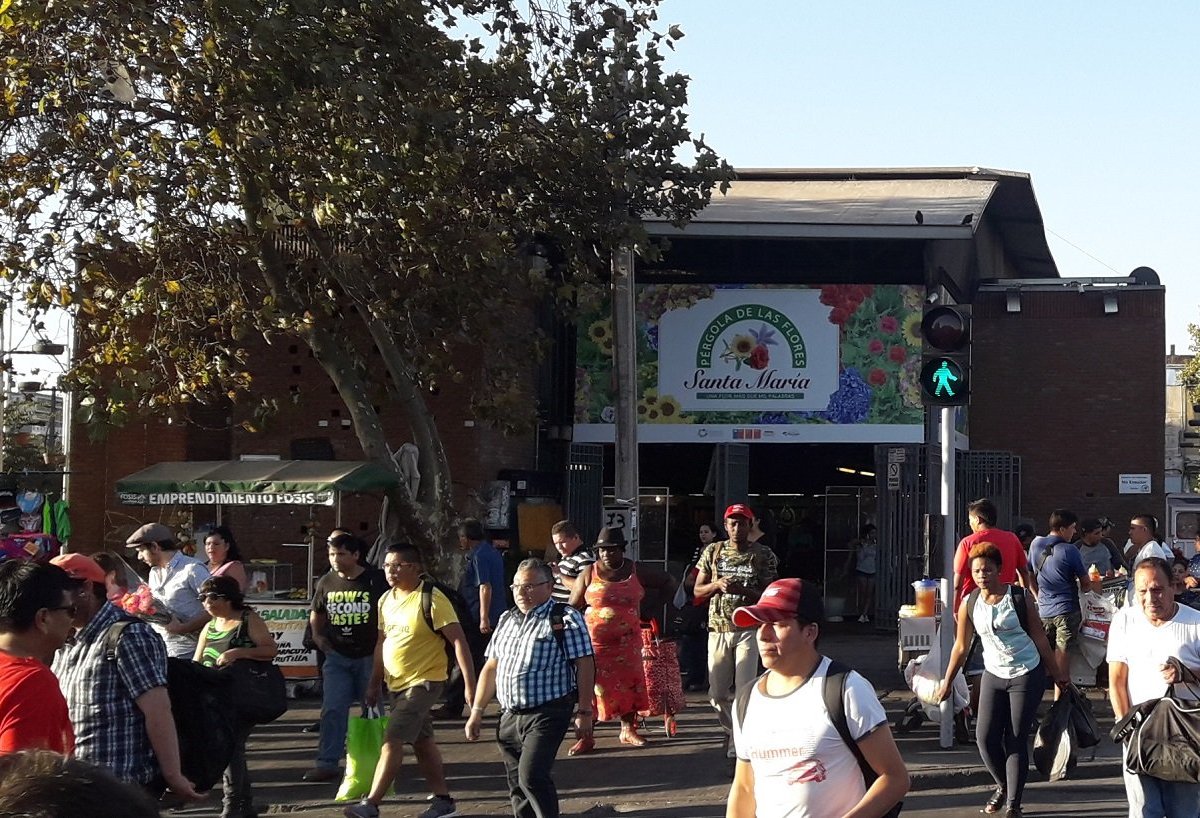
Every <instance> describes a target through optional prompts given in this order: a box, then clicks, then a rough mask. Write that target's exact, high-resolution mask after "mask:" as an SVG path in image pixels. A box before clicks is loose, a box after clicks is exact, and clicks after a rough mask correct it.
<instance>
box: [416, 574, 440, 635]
mask: <svg viewBox="0 0 1200 818" xmlns="http://www.w3.org/2000/svg"><path fill="white" fill-rule="evenodd" d="M421 616H423V617H424V618H425V624H426V625H428V626H429V630H431V631H433V632H434V633H437V632H438V630H437V628H435V627H434V626H433V583H431V582H429V580H426V579H423V580H421ZM442 638H443V639H445V638H446V637H444V636H443V637H442Z"/></svg>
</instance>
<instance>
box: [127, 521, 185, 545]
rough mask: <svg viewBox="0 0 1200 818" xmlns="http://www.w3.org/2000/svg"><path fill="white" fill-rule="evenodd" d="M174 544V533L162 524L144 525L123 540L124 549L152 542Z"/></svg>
mask: <svg viewBox="0 0 1200 818" xmlns="http://www.w3.org/2000/svg"><path fill="white" fill-rule="evenodd" d="M168 540H169V541H170V542H171V543H172V544H173V543H174V542H175V532H174V531H172V530H171V529H169V528H167V527H166V526H165V525H163V524H162V523H146V524H145V525H144V526H142V527H141V528H139V529H138V530H137V531H135V532H133V533H132V534H130V535H129V539H127V540H125V547H126V548H137V547H139V546H142V545H147V544H149V543H152V542H167V541H168Z"/></svg>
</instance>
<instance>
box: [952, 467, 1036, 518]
mask: <svg viewBox="0 0 1200 818" xmlns="http://www.w3.org/2000/svg"><path fill="white" fill-rule="evenodd" d="M954 473H955V477H954V489H955V499H956V501H957V503H958V505H957V506H955V508H957V509H959V511H958V514H959V529H960V533H963V534H965V531H964V529H965V527H966V524H967V516H966V515H967V512H966V508H967V503H969V502H971V501H972V500H978V499H979V498H980V497H987V498H988V499H989V500H991V501H992V502H993V503H995V504H996V516H997V518H998V519H997V520H996V525H998V526H999V527H1000V528H1002V529H1004V530H1005V531H1012V529H1013V525H1014V518H1016V517H1018V516H1020V513H1021V458H1020V457H1019V456H1017V455H1014V454H1012V453H1010V452H958V454H957V456H956V457H955V459H954Z"/></svg>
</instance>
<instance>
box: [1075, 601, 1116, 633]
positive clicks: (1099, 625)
mask: <svg viewBox="0 0 1200 818" xmlns="http://www.w3.org/2000/svg"><path fill="white" fill-rule="evenodd" d="M1079 610H1080V611H1082V612H1083V621H1082V623H1081V624H1080V626H1079V635H1080V636H1082V637H1083V638H1084V639H1091V640H1094V641H1097V642H1101V643H1105V642H1108V629H1109V627H1110V626H1111V625H1112V621H1113V616H1115V615H1116V613H1117V606H1116V604H1115V603H1114V602H1113V601H1112V598H1111V597H1110V596H1108V595H1107V594H1098V593H1096V592H1095V591H1088V592H1087V593H1086V594H1080V595H1079Z"/></svg>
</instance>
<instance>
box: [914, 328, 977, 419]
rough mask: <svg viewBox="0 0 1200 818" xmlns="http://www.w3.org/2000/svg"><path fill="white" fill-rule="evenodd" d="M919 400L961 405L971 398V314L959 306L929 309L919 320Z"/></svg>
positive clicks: (935, 404) (929, 402)
mask: <svg viewBox="0 0 1200 818" xmlns="http://www.w3.org/2000/svg"><path fill="white" fill-rule="evenodd" d="M921 338H922V342H923V349H922V365H921V400H922V402H923V403H925V405H927V406H962V405H965V404H966V403H967V402H968V401H969V400H970V398H971V313H970V308H968V307H962V306H953V307H949V306H939V307H929V308H928V309H926V310H925V316H924V318H922V320H921Z"/></svg>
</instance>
